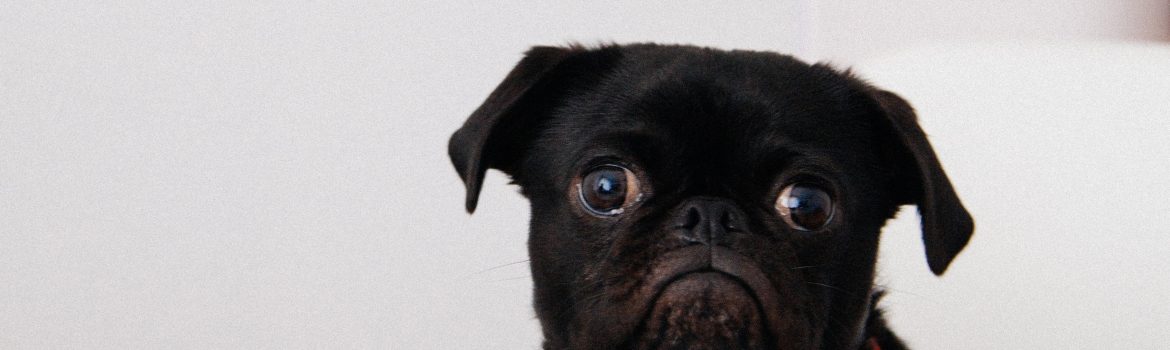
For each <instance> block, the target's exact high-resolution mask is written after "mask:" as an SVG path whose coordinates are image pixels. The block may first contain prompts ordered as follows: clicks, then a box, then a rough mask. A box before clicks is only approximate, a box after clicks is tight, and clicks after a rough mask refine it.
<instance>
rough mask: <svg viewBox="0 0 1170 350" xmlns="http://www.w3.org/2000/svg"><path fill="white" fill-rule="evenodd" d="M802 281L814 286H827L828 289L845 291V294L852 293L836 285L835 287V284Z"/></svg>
mask: <svg viewBox="0 0 1170 350" xmlns="http://www.w3.org/2000/svg"><path fill="white" fill-rule="evenodd" d="M804 283H808V284H811V285H814V286H821V287H825V288H829V289H832V290H836V291H839V292H842V293H846V294H853V293H852V292H850V291H847V290H844V289H841V288H838V287H835V286H831V285H827V284H824V283H817V282H804Z"/></svg>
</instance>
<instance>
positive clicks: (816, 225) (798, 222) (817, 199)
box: [776, 184, 833, 231]
mask: <svg viewBox="0 0 1170 350" xmlns="http://www.w3.org/2000/svg"><path fill="white" fill-rule="evenodd" d="M776 211H777V212H779V213H780V217H781V218H784V222H785V223H788V226H792V228H794V229H797V230H801V231H815V230H818V229H820V228H821V227H824V226H825V224H828V223H829V220H832V219H833V200H832V198H831V197H829V194H828V193H825V191H824V190H821V189H820V188H817V187H814V186H812V185H805V184H792V185H788V187H785V188H784V190H783V191H780V197H778V198H776Z"/></svg>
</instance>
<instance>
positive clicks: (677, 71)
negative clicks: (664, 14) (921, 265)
mask: <svg viewBox="0 0 1170 350" xmlns="http://www.w3.org/2000/svg"><path fill="white" fill-rule="evenodd" d="M450 152H451V157H452V160H453V162H454V163H455V166H456V168H457V170H458V171H459V173H460V175H461V176H462V177H463V180H464V181H465V183H466V184H467V189H468V197H467V207H468V210H473V209H474V208H475V205H476V198H477V197H478V193H479V187H480V184H481V183H482V178H483V175H484V171H485V170H486V169H487V168H489V167H490V168H497V169H501V170H503V171H504V172H506V173H508V174H510V175H511V176H512V177H513V179H514V181H515V182H516V183H518V184H519V185H520V186H521V188H522V192H523V193H524V195H525V196H527V197H528V198H529V199H530V201H531V204H532V221H531V223H530V230H531V236H530V240H529V253H530V255H531V261H532V273H533V278H534V282H535V287H536V290H535V295H536V302H535V304H536V309H537V315H538V317H539V318H540V320H541V322H542V325H543V327H544V334H545V338H546V341H545V347H546V348H550V349H563V348H570V349H607V348H638V349H643V348H646V349H649V348H670V349H685V348H694V349H725V348H744V349H764V348H767V349H845V348H857V347H858V346H860V344H861V342H862V341H863V340H864V339H863V337H864V335H863V333H864V332H865V330H864V324H865V321H866V317H867V315H868V313H869V312H870V310H871V308H870V305H869V302H870V296H871V293H872V292H873V291H872V289H873V287H872V285H873V275H874V262H875V259H876V252H877V245H878V237H879V231H880V229H881V227H882V225H883V224H884V223H885V221H886V220H887V219H889V218H891V217H892V216H893V215H894V214H895V212H896V211H897V209H898V206H899V205H901V204H916V205H918V208H919V212H920V214H921V215H922V223H923V233H924V236H923V238H924V242H925V244H926V251H927V258H928V262H929V265H930V267H931V269H932V270H933V271H934V272H935V273H938V274H941V273H942V272H943V270H944V269H945V268H946V267H947V265H948V264H949V263H950V261H951V260H952V259H953V258H954V256H955V255H956V254H957V253H958V252H959V250H961V249H962V248H963V246H964V245H965V244H966V242H967V240H968V238H969V237H970V233H971V230H972V227H973V226H972V222H971V219H970V217H969V216H968V215H967V213H966V211H965V210H964V209H963V207H962V205H961V204H960V203H959V200H958V198H957V197H956V196H955V194H954V192H953V190H952V189H951V185H950V183H949V182H948V180H947V178H946V175H945V174H944V173H943V171H942V169H941V168H940V166H939V164H938V161H937V160H936V159H935V156H934V153H933V151H932V150H931V149H930V146H929V144H928V143H927V141H926V139H925V136H924V135H923V133H922V131H921V130H920V129H919V127H918V126H917V124H916V122H915V120H914V115H913V112H912V110H911V109H910V107H909V105H907V104H906V103H905V102H904V101H903V100H901V99H900V98H898V97H897V96H895V95H893V94H891V93H888V92H885V91H881V90H878V89H876V88H873V87H871V86H869V85H867V84H865V83H863V82H861V81H859V80H857V79H855V78H853V77H851V76H849V75H848V74H842V73H840V72H837V71H834V70H833V69H831V68H829V67H827V66H821V65H816V66H809V65H807V64H804V63H801V62H799V61H797V60H795V59H793V58H790V57H788V56H781V55H777V54H772V53H760V52H739V51H733V52H725V51H717V50H711V49H701V48H695V47H686V46H658V45H633V46H607V47H602V48H598V49H583V48H579V47H570V48H548V47H542V48H536V49H533V50H532V51H530V52H529V53H528V55H527V56H526V57H525V58H524V59H523V60H522V61H521V62H520V63H519V64H518V65H517V67H516V68H515V69H514V70H513V71H512V73H511V74H509V76H508V77H507V78H506V79H505V81H504V82H503V83H502V84H501V85H500V86H499V87H498V88H497V89H496V91H495V92H493V93H492V94H491V96H489V98H488V100H487V101H486V102H485V103H484V104H483V106H481V107H480V108H479V109H478V110H477V111H476V112H475V113H474V114H473V115H472V116H471V118H470V119H469V120H468V121H467V123H466V124H465V125H464V126H463V128H462V129H460V130H459V131H458V132H456V134H455V135H454V136H453V137H452V139H451V144H450Z"/></svg>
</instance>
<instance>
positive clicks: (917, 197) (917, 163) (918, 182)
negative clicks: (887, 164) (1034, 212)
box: [869, 88, 975, 275]
mask: <svg viewBox="0 0 1170 350" xmlns="http://www.w3.org/2000/svg"><path fill="white" fill-rule="evenodd" d="M869 95H870V97H871V98H872V99H873V100H874V101H875V102H877V105H878V106H879V107H880V109H881V110H882V113H883V114H885V117H886V119H887V121H888V122H889V124H890V126H891V130H890V131H891V132H892V133H893V134H895V135H894V139H895V140H897V141H898V143H900V145H898V146H900V147H898V148H900V149H899V150H896V151H895V153H896V154H898V155H899V156H898V158H900V159H902V160H903V162H902V163H903V164H902V166H900V167H899V168H900V169H899V174H898V175H897V176H898V180H897V181H898V184H899V185H898V186H897V190H898V191H899V192H900V193H899V195H900V196H901V198H899V202H900V203H901V204H915V205H917V206H918V214H919V215H920V216H921V217H922V241H923V243H925V245H926V262H927V263H928V264H929V265H930V270H931V271H932V272H934V274H935V275H942V274H943V272H944V271H946V269H947V266H948V265H950V263H951V260H954V258H955V256H956V255H958V254H959V251H961V250H963V247H964V246H966V245H967V241H968V240H970V239H971V233H972V231H974V230H975V223H974V221H972V220H971V215H970V214H968V213H967V209H965V208H963V203H962V202H960V201H959V196H958V195H956V194H955V190H954V188H952V187H951V181H950V180H948V179H947V174H946V173H945V172H943V169H942V165H940V164H939V162H938V157H936V156H935V154H934V150H933V149H932V148H931V147H930V142H928V141H927V140H926V134H925V133H924V132H923V131H922V128H920V127H919V126H918V121H917V117H916V116H915V114H914V109H913V108H912V107H910V104H909V103H907V102H906V100H903V99H902V98H901V97H899V96H898V95H895V94H894V93H891V92H889V91H884V90H880V89H876V88H871V89H870V91H869Z"/></svg>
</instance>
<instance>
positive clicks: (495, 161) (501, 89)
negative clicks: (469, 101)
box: [447, 46, 586, 213]
mask: <svg viewBox="0 0 1170 350" xmlns="http://www.w3.org/2000/svg"><path fill="white" fill-rule="evenodd" d="M583 52H586V50H584V49H582V48H580V47H576V46H573V47H568V48H560V47H547V46H538V47H534V48H532V49H531V50H529V51H528V52H527V53H526V54H525V56H524V58H523V59H521V60H520V63H517V64H516V67H515V68H512V71H511V72H510V73H508V76H507V77H505V78H504V81H503V82H501V83H500V85H499V86H497V87H496V89H495V91H492V93H491V94H490V95H488V97H487V100H485V101H484V102H483V104H482V105H480V106H479V108H477V109H476V110H475V112H473V113H472V114H471V117H469V118H467V121H466V122H465V123H463V127H461V128H459V130H458V131H455V134H454V135H452V136H451V140H450V141H449V142H448V144H447V153H448V154H449V155H450V156H451V163H453V164H454V165H455V171H457V172H459V177H461V178H462V179H463V184H464V186H465V187H466V188H467V200H466V205H467V212H469V213H470V212H475V205H476V202H477V201H478V199H479V190H480V186H481V185H482V184H483V177H484V173H485V172H486V171H487V169H488V168H496V169H500V170H503V171H504V172H506V173H509V174H512V173H513V171H514V170H515V166H516V163H517V160H518V159H519V157H520V153H522V152H523V149H524V148H525V147H526V142H527V141H528V140H529V139H531V137H533V136H534V134H535V131H536V125H535V124H538V123H539V120H538V119H534V118H536V117H538V115H540V114H543V113H546V110H547V105H548V104H549V103H550V101H551V100H552V99H554V94H556V92H555V91H554V90H558V89H554V88H553V87H554V86H553V81H554V80H558V76H562V77H559V78H564V77H563V75H564V74H558V73H557V71H558V67H560V66H561V65H562V64H564V63H566V61H567V60H568V59H569V58H570V57H573V56H575V55H579V54H581V53H583Z"/></svg>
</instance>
